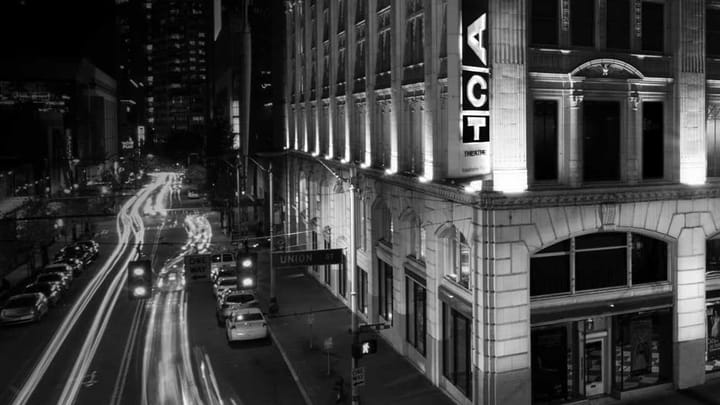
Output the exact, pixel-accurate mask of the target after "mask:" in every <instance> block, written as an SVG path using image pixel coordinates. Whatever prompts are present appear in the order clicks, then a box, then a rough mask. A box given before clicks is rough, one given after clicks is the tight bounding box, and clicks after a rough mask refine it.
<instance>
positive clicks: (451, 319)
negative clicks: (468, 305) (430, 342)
mask: <svg viewBox="0 0 720 405" xmlns="http://www.w3.org/2000/svg"><path fill="white" fill-rule="evenodd" d="M442 306H443V323H442V348H443V376H444V377H445V378H447V379H448V381H450V382H451V383H452V384H453V385H455V387H457V388H458V389H459V390H460V392H462V393H463V394H465V396H466V397H468V398H471V396H472V385H471V378H472V376H471V368H470V319H468V318H467V317H465V316H463V315H462V314H461V313H460V312H458V311H456V310H455V309H453V308H452V307H450V306H449V305H448V304H446V303H444V302H443V304H442Z"/></svg>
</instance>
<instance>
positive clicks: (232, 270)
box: [210, 266, 237, 283]
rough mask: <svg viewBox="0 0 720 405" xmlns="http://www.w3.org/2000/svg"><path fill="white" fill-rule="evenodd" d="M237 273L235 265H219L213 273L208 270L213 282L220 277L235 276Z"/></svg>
mask: <svg viewBox="0 0 720 405" xmlns="http://www.w3.org/2000/svg"><path fill="white" fill-rule="evenodd" d="M236 275H237V268H236V267H234V266H233V267H221V268H220V269H218V270H217V271H216V272H215V273H214V274H213V272H212V270H210V280H211V281H212V282H213V283H214V282H215V281H217V279H218V278H220V277H235V276H236Z"/></svg>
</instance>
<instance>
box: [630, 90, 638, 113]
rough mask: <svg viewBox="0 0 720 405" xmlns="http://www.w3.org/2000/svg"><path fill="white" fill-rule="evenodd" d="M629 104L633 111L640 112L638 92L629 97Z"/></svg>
mask: <svg viewBox="0 0 720 405" xmlns="http://www.w3.org/2000/svg"><path fill="white" fill-rule="evenodd" d="M628 104H630V107H631V108H632V110H633V111H637V110H638V106H639V105H640V95H639V94H638V92H637V91H633V92H630V95H628Z"/></svg>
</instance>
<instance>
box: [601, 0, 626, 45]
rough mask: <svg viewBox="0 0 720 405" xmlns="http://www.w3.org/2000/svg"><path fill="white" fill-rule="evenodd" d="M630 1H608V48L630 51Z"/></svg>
mask: <svg viewBox="0 0 720 405" xmlns="http://www.w3.org/2000/svg"><path fill="white" fill-rule="evenodd" d="M630 16H631V12H630V0H607V25H606V32H607V47H608V48H610V49H630Z"/></svg>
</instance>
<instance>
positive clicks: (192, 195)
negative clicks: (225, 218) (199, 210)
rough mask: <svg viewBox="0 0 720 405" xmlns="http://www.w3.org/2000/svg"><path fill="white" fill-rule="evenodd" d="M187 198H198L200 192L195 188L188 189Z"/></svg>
mask: <svg viewBox="0 0 720 405" xmlns="http://www.w3.org/2000/svg"><path fill="white" fill-rule="evenodd" d="M187 198H193V199H194V198H200V194H199V193H198V192H197V191H195V190H188V193H187Z"/></svg>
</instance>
